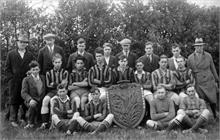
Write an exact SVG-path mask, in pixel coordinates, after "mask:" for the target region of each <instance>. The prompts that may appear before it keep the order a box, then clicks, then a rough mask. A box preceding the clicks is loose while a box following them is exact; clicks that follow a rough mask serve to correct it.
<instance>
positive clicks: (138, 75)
mask: <svg viewBox="0 0 220 140" xmlns="http://www.w3.org/2000/svg"><path fill="white" fill-rule="evenodd" d="M134 74H135V75H137V77H138V79H139V80H140V79H141V78H142V75H144V74H145V72H144V71H142V72H141V73H138V72H137V71H135V72H134Z"/></svg>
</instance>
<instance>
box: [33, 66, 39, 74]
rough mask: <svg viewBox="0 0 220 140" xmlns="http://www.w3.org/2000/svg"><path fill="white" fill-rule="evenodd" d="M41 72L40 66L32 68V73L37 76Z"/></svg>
mask: <svg viewBox="0 0 220 140" xmlns="http://www.w3.org/2000/svg"><path fill="white" fill-rule="evenodd" d="M39 72H40V68H39V67H38V66H36V67H33V68H31V73H32V74H33V75H34V76H37V75H38V74H39Z"/></svg>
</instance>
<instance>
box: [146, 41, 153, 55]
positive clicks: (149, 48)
mask: <svg viewBox="0 0 220 140" xmlns="http://www.w3.org/2000/svg"><path fill="white" fill-rule="evenodd" d="M145 52H146V54H147V55H151V54H152V53H153V46H152V45H150V44H149V45H146V46H145Z"/></svg>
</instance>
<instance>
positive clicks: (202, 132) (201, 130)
mask: <svg viewBox="0 0 220 140" xmlns="http://www.w3.org/2000/svg"><path fill="white" fill-rule="evenodd" d="M198 132H199V133H201V134H206V133H208V130H207V129H202V128H199V129H198Z"/></svg>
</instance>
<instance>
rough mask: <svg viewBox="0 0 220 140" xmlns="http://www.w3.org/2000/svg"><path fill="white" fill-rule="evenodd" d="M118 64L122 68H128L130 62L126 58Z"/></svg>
mask: <svg viewBox="0 0 220 140" xmlns="http://www.w3.org/2000/svg"><path fill="white" fill-rule="evenodd" d="M118 63H119V65H120V66H121V67H126V66H127V64H128V60H127V59H126V58H124V59H123V60H119V61H118Z"/></svg>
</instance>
